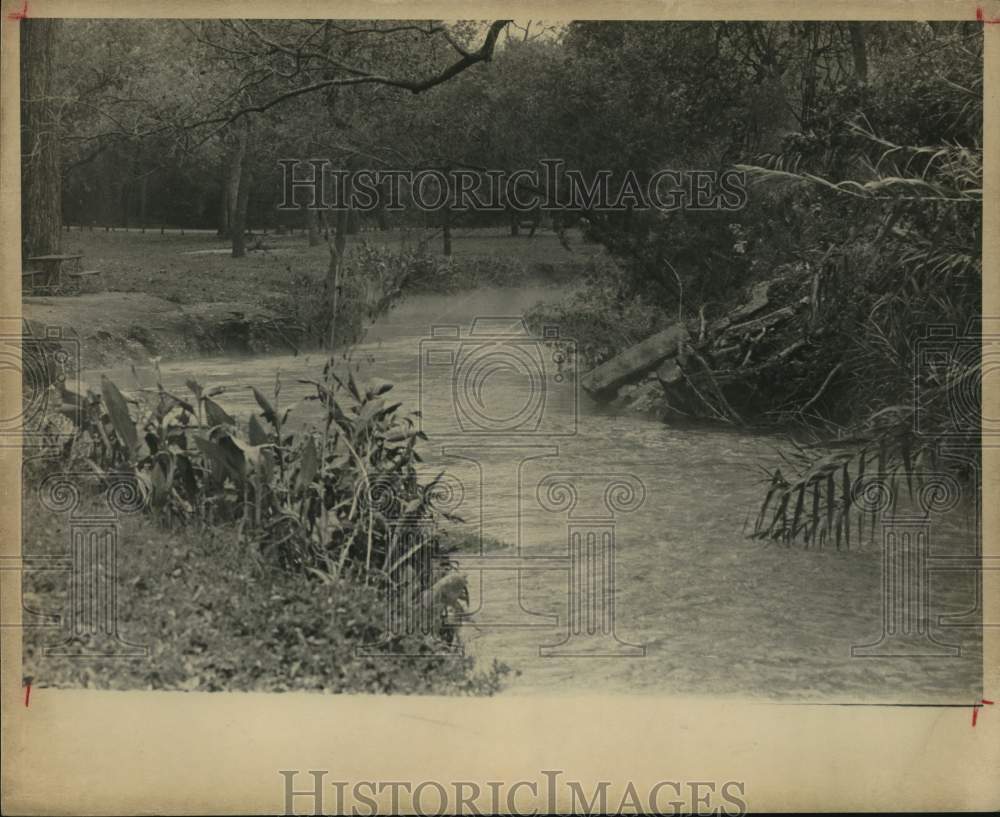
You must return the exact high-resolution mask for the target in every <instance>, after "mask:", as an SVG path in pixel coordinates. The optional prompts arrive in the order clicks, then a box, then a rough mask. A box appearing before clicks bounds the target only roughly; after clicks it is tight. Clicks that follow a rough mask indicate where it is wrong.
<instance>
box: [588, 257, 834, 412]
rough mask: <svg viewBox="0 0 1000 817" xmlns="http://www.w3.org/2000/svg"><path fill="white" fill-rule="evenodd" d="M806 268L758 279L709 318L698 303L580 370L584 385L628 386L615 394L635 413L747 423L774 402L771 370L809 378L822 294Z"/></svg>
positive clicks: (607, 392) (599, 390) (601, 394)
mask: <svg viewBox="0 0 1000 817" xmlns="http://www.w3.org/2000/svg"><path fill="white" fill-rule="evenodd" d="M802 272H807V273H809V274H807V275H803V274H802ZM811 272H812V270H810V269H806V270H802V269H799V270H797V271H796V272H795V273H793V274H787V273H785V274H782V275H779V276H777V277H775V278H774V279H772V280H768V281H759V282H757V283H755V284H754V285H753V286H752V287H751V288H750V291H749V293H748V297H747V300H746V302H745V303H744V304H742V305H740V306H737V307H736V308H734V309H732V310H731V311H730V312H728V313H727V314H725V315H722V316H721V317H718V318H716V319H714V320H712V321H709V322H706V320H705V307H704V306H702V308H701V309H699V310H698V313H697V315H696V316H694V317H692V318H691V320H689V321H677V322H674V323H672V324H671V325H670V326H668V327H667V328H666V329H664V330H662V331H660V332H657V333H656V334H655V335H652V336H650V337H648V338H646V340H644V341H642V342H641V343H638V344H636V345H635V346H632V347H631V348H629V349H627V350H625V351H624V352H622V353H621V354H619V355H618V356H617V357H614V358H612V359H611V360H609V361H607V362H605V363H603V364H601V365H600V366H597V367H596V368H595V369H593V370H592V371H591V372H589V373H587V374H586V375H584V376H583V377H582V378H581V385H582V387H583V389H584V390H585V391H587V392H588V393H589V394H590V395H591V396H592V397H594V398H596V399H598V400H609V399H613V398H615V397H616V395H618V391H619V389H621V387H623V386H627V388H626V389H623V390H622V393H621V395H620V396H619V397H618V399H619V400H620V401H621V402H622V404H623V405H628V406H630V407H632V408H634V409H635V410H638V411H651V410H655V411H660V413H661V415H662V416H663V417H666V418H669V417H671V416H674V417H676V418H677V419H691V418H699V417H700V418H702V419H710V420H713V421H722V422H726V423H731V424H737V425H745V424H746V422H747V420H748V419H750V420H752V418H753V417H754V416H755V415H757V416H759V415H760V413H761V412H766V411H768V410H769V409H770V408H771V407H770V406H769V405H768V404H767V402H766V401H767V395H768V393H769V389H770V384H771V383H772V382H773V380H774V377H775V370H776V369H778V368H779V367H782V368H784V367H788V370H789V373H790V376H791V377H793V378H799V377H806V378H807V377H808V376H809V369H808V367H807V365H806V364H805V363H804V362H803V356H805V359H808V354H809V350H810V348H812V344H811V343H810V341H809V338H810V337H811V335H812V334H813V332H814V329H815V324H814V320H813V315H814V314H815V310H816V305H815V304H814V303H813V301H814V299H818V298H819V297H820V296H819V295H817V293H816V292H815V288H814V287H813V286H812V274H811ZM640 381H641V382H640ZM633 384H635V385H633ZM812 389H813V390H815V386H813V387H812Z"/></svg>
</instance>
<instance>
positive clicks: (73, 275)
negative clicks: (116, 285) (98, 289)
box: [66, 269, 104, 290]
mask: <svg viewBox="0 0 1000 817" xmlns="http://www.w3.org/2000/svg"><path fill="white" fill-rule="evenodd" d="M66 277H67V278H69V279H70V281H71V282H72V283H73V284H74V285H75V286H76V288H77V290H82V289H83V284H84V282H85V281H87V280H88V279H91V280H96V281H98V282H99V283H100V284H101V286H104V270H99V269H85V270H80V272H67V273H66Z"/></svg>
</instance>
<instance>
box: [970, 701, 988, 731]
mask: <svg viewBox="0 0 1000 817" xmlns="http://www.w3.org/2000/svg"><path fill="white" fill-rule="evenodd" d="M979 700H980V703H978V704H973V705H972V725H973V727H974V726H975V725H976V721H977V720H978V718H979V709H980V707H982V706H983V704H986V705H987V706H993V701H987V700H986V699H985V698H980V699H979Z"/></svg>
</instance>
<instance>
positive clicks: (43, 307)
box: [22, 292, 295, 369]
mask: <svg viewBox="0 0 1000 817" xmlns="http://www.w3.org/2000/svg"><path fill="white" fill-rule="evenodd" d="M22 316H23V318H24V320H25V321H27V323H28V327H29V329H30V331H31V332H32V334H33V335H35V336H36V337H44V336H45V333H46V329H48V328H50V327H58V328H59V329H60V330H61V332H62V336H63V337H64V338H69V339H72V340H75V341H76V342H77V343H78V344H79V359H80V366H81V367H82V368H84V369H90V368H100V367H107V366H115V365H122V364H128V363H132V362H134V363H146V362H148V361H149V360H150V359H151V358H154V357H159V358H163V359H166V360H170V359H175V358H179V357H184V356H191V355H200V354H220V353H227V354H234V353H237V354H238V353H242V352H246V353H251V352H261V351H266V350H268V349H285V350H287V351H292V350H293V349H294V348H295V339H294V338H289V337H285V336H284V335H283V334H282V332H281V330H280V328H279V327H277V325H276V324H275V321H276V320H277V318H276V316H275V315H274V314H272V313H271V312H269V311H268V310H267V309H264V308H262V307H261V306H259V305H256V304H251V303H244V302H239V301H216V302H213V303H206V304H178V303H174V302H172V301H168V300H164V299H163V298H157V297H155V296H153V295H147V294H144V293H139V292H101V293H95V294H86V295H77V296H67V297H26V298H25V299H24V300H23V302H22Z"/></svg>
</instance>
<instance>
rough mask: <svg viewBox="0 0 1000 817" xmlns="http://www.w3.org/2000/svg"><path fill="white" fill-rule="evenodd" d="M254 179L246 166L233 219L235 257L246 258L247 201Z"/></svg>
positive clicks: (241, 174) (242, 174)
mask: <svg viewBox="0 0 1000 817" xmlns="http://www.w3.org/2000/svg"><path fill="white" fill-rule="evenodd" d="M251 184H252V179H251V177H250V173H249V172H248V171H247V169H246V168H244V169H243V172H242V173H240V189H239V192H238V193H237V195H236V216H235V220H234V221H233V227H232V233H233V258H246V255H247V245H246V235H247V202H248V201H249V200H250V186H251Z"/></svg>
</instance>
